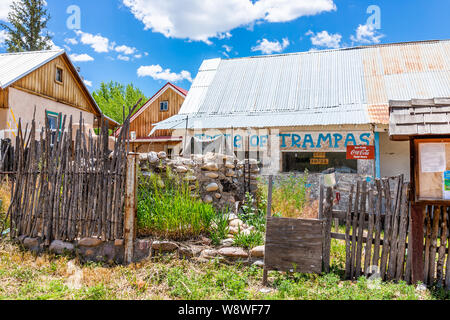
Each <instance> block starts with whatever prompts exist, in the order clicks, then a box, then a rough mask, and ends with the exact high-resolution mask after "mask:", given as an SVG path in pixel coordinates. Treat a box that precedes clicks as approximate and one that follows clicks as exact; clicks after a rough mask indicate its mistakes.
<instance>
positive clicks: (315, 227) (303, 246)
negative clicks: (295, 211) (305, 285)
mask: <svg viewBox="0 0 450 320" xmlns="http://www.w3.org/2000/svg"><path fill="white" fill-rule="evenodd" d="M272 185H273V177H272V176H270V177H269V194H268V202H267V226H266V245H265V254H264V276H263V283H264V284H267V273H268V271H269V270H277V271H286V272H300V273H318V274H321V273H322V271H325V272H329V270H330V246H331V217H332V203H333V201H332V189H331V188H329V189H328V190H327V193H326V201H325V202H324V208H323V215H324V217H325V218H324V219H289V218H277V217H272V216H271V207H272Z"/></svg>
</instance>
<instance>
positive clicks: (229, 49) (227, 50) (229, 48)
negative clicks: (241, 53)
mask: <svg viewBox="0 0 450 320" xmlns="http://www.w3.org/2000/svg"><path fill="white" fill-rule="evenodd" d="M222 48H224V49H225V51H226V52H231V50H233V47H230V46H227V45H226V44H224V45H223V46H222Z"/></svg>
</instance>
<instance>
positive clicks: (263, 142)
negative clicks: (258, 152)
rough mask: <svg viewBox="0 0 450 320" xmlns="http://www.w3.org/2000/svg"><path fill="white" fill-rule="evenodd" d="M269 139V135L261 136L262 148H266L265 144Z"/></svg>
mask: <svg viewBox="0 0 450 320" xmlns="http://www.w3.org/2000/svg"><path fill="white" fill-rule="evenodd" d="M268 140H269V135H267V134H266V135H265V136H261V139H260V141H261V148H264V146H265V144H267V141H268Z"/></svg>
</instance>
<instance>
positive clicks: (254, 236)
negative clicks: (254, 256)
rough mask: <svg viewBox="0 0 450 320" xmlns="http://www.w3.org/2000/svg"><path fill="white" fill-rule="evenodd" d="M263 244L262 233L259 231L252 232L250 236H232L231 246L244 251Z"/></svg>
mask: <svg viewBox="0 0 450 320" xmlns="http://www.w3.org/2000/svg"><path fill="white" fill-rule="evenodd" d="M263 244H264V233H263V232H260V231H252V232H250V234H244V233H242V232H241V233H238V234H237V235H235V236H234V243H233V245H234V246H236V247H242V248H245V249H253V248H254V247H258V246H262V245H263Z"/></svg>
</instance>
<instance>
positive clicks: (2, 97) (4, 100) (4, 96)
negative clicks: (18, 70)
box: [0, 88, 8, 108]
mask: <svg viewBox="0 0 450 320" xmlns="http://www.w3.org/2000/svg"><path fill="white" fill-rule="evenodd" d="M0 108H8V88H6V89H5V90H2V89H0Z"/></svg>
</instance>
